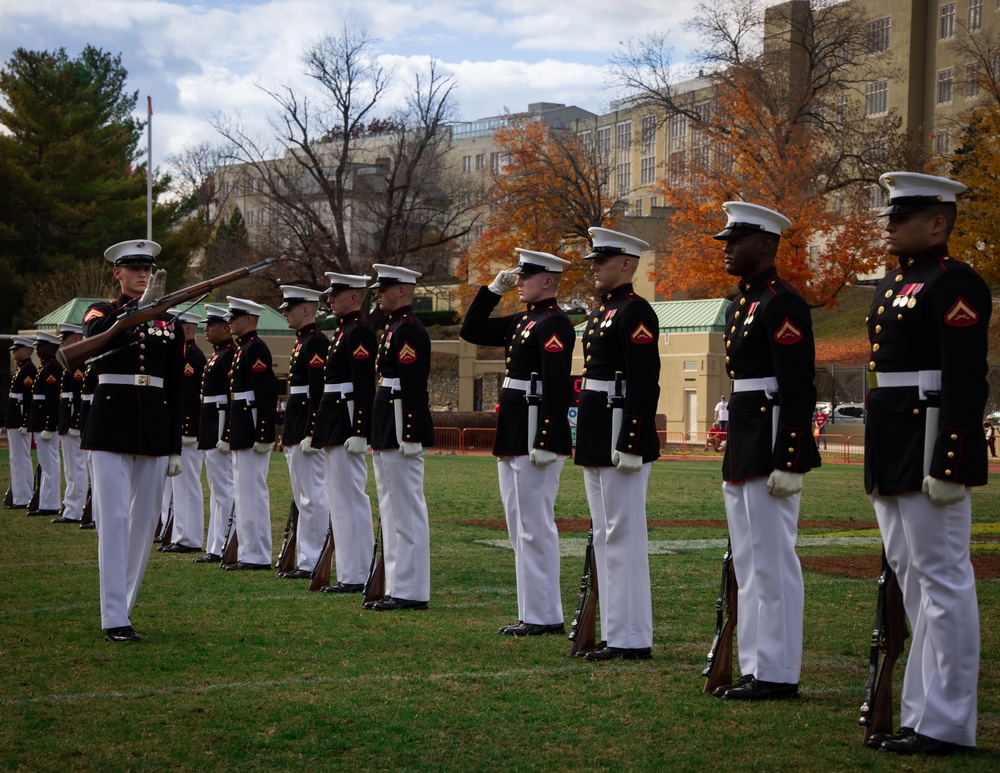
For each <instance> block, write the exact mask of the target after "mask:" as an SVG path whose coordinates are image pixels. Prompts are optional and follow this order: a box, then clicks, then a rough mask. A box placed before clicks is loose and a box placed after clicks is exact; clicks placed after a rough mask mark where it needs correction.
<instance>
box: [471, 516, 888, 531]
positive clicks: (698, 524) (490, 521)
mask: <svg viewBox="0 0 1000 773" xmlns="http://www.w3.org/2000/svg"><path fill="white" fill-rule="evenodd" d="M459 523H461V524H462V525H463V526H481V527H482V528H484V529H494V530H496V531H506V530H507V522H506V521H504V520H503V519H502V518H471V519H467V520H462V521H459ZM648 524H649V527H650V528H667V529H669V528H675V529H690V528H706V529H725V528H726V521H725V520H724V519H722V518H675V519H672V520H669V521H668V520H653V521H648ZM556 528H557V529H558V530H559V533H560V534H580V533H582V534H586V533H587V532H588V531H589V530H590V521H585V520H583V519H581V518H556ZM799 528H800V529H825V530H826V531H847V530H850V529H875V528H877V525H876V523H875V521H874V520H872V522H871V523H866V522H863V521H846V520H843V521H818V520H803V521H799Z"/></svg>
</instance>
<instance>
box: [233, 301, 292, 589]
mask: <svg viewBox="0 0 1000 773" xmlns="http://www.w3.org/2000/svg"><path fill="white" fill-rule="evenodd" d="M227 298H228V300H229V314H228V315H227V316H228V319H229V327H230V328H231V329H232V331H233V334H234V335H235V336H236V337H237V340H238V343H239V349H238V350H237V352H236V356H235V357H233V371H232V372H233V376H232V381H231V382H230V399H229V421H228V423H227V424H226V427H225V430H224V433H223V438H222V440H220V441H219V449H220V450H222V451H231V452H232V454H233V485H234V487H235V492H236V516H235V519H234V522H233V524H234V526H235V527H236V533H237V535H238V537H239V550H238V552H237V562H236V563H235V564H222V568H223V569H225V570H226V571H244V570H264V569H270V568H271V558H272V555H271V552H272V542H271V497H270V493H269V492H268V488H267V471H268V467H269V465H270V458H271V446H272V445H273V443H274V440H275V419H276V418H277V412H278V380H277V378H276V377H275V375H274V371H273V370H272V369H271V351H270V349H268V348H267V344H265V343H264V341H263V340H262V339H261V337H260V336H259V335H258V334H257V321H258V320H259V318H260V315H261V312H263V310H264V307H263V306H261V305H260V304H259V303H254V302H253V301H251V300H247V299H246V298H234V297H233V296H231V295H230V296H227Z"/></svg>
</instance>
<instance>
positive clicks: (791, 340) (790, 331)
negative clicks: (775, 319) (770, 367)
mask: <svg viewBox="0 0 1000 773" xmlns="http://www.w3.org/2000/svg"><path fill="white" fill-rule="evenodd" d="M774 340H775V341H777V342H778V343H779V344H796V343H798V342H799V341H801V340H802V331H801V330H799V329H798V328H797V327H795V325H793V324H792V321H791V320H790V319H789V318H788V317H785V321H784V322H782V323H781V327H779V328H778V332H776V333H775V334H774Z"/></svg>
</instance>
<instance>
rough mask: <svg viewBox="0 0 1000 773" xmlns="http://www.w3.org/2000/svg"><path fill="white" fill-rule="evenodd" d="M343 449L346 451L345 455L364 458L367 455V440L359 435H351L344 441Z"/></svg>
mask: <svg viewBox="0 0 1000 773" xmlns="http://www.w3.org/2000/svg"><path fill="white" fill-rule="evenodd" d="M344 448H346V449H347V453H349V454H352V455H354V456H364V455H365V454H366V453H368V439H367V438H363V437H361V436H360V435H352V436H351V437H349V438H347V440H345V441H344Z"/></svg>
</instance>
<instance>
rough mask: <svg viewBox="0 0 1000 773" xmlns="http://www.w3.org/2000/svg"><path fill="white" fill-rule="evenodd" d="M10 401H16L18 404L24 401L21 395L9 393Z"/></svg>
mask: <svg viewBox="0 0 1000 773" xmlns="http://www.w3.org/2000/svg"><path fill="white" fill-rule="evenodd" d="M10 399H11V400H17V401H18V402H21V401H22V400H24V395H22V394H21V393H20V392H11V393H10Z"/></svg>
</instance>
